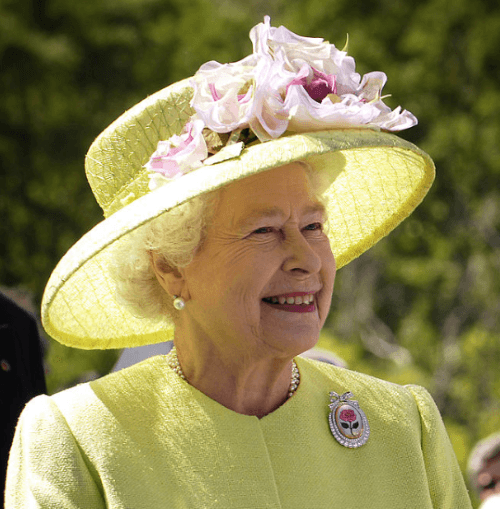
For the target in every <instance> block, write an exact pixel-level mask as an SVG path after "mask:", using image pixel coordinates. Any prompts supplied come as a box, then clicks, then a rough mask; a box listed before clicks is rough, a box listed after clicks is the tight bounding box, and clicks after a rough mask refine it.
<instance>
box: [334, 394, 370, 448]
mask: <svg viewBox="0 0 500 509" xmlns="http://www.w3.org/2000/svg"><path fill="white" fill-rule="evenodd" d="M352 397H353V394H352V393H351V392H345V393H344V394H342V396H339V395H338V394H337V393H336V392H330V401H331V403H330V404H329V405H328V406H329V408H330V410H331V411H330V415H329V416H328V422H329V423H330V429H331V430H332V435H333V436H334V437H335V440H337V442H338V443H339V444H341V445H343V446H344V447H350V448H354V447H361V446H362V445H364V444H365V443H366V441H367V440H368V437H369V436H370V425H369V424H368V419H367V418H366V415H365V413H364V412H363V410H361V408H359V403H358V402H357V401H355V400H352V401H349V400H350V398H352Z"/></svg>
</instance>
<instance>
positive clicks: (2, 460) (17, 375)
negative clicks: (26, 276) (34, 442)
mask: <svg viewBox="0 0 500 509" xmlns="http://www.w3.org/2000/svg"><path fill="white" fill-rule="evenodd" d="M46 392H47V387H46V385H45V375H44V369H43V362H42V347H41V343H40V336H39V334H38V328H37V323H36V319H35V317H34V316H33V315H32V314H31V313H29V312H28V311H26V310H25V309H23V308H22V307H21V306H19V305H18V304H16V303H15V302H14V301H13V300H11V299H10V298H8V297H7V296H6V295H4V294H3V293H1V292H0V490H1V491H0V493H1V499H0V500H1V502H0V507H3V503H4V501H3V498H4V497H3V493H4V488H5V475H6V470H7V460H8V457H9V449H10V446H11V443H12V439H13V437H14V430H15V427H16V423H17V419H18V417H19V414H20V413H21V410H22V409H23V408H24V405H25V404H26V403H27V402H28V401H29V400H30V399H31V398H33V397H34V396H37V395H38V394H42V393H46Z"/></svg>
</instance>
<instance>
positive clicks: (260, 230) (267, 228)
mask: <svg viewBox="0 0 500 509" xmlns="http://www.w3.org/2000/svg"><path fill="white" fill-rule="evenodd" d="M273 231H274V228H273V227H272V226H263V227H262V228H257V229H256V230H254V231H253V232H252V233H258V234H262V233H272V232H273Z"/></svg>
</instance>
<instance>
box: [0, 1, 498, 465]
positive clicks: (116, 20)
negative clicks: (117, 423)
mask: <svg viewBox="0 0 500 509" xmlns="http://www.w3.org/2000/svg"><path fill="white" fill-rule="evenodd" d="M249 7H250V5H249V4H248V2H246V3H243V2H242V1H241V0H237V1H235V0H232V1H231V2H229V1H225V0H192V1H191V2H184V1H181V0H86V1H85V2H76V3H75V2H72V1H70V0H38V1H37V0H2V2H1V3H0V58H1V74H0V91H1V96H2V101H0V117H1V119H2V121H1V124H0V165H1V171H0V189H1V201H0V214H1V218H2V220H1V222H0V235H1V239H2V241H1V243H0V253H1V257H0V259H1V262H0V284H1V285H4V286H23V287H25V288H27V289H29V290H31V291H33V292H34V293H35V295H36V298H37V300H38V301H39V300H40V299H41V294H42V291H43V287H44V285H45V283H46V281H47V279H48V276H49V274H50V272H51V270H52V269H53V267H54V266H55V264H56V263H57V261H58V260H59V259H60V258H61V256H62V255H63V254H64V253H65V251H66V250H67V249H68V248H69V247H70V246H71V245H72V244H73V243H74V242H75V241H76V240H77V239H78V238H79V237H80V236H81V235H82V234H83V233H85V232H86V231H87V230H88V229H90V228H91V227H92V226H93V225H94V224H96V223H97V222H98V221H99V220H100V219H101V212H100V210H99V208H98V206H97V204H96V203H95V201H94V200H93V197H92V194H91V192H90V190H89V188H88V185H87V183H86V180H85V175H84V170H83V160H84V155H85V152H86V150H87V148H88V147H89V145H90V143H91V142H92V140H93V138H94V137H95V136H96V135H98V134H99V133H100V132H101V131H102V130H103V129H104V128H105V127H106V126H107V125H108V124H109V123H110V122H112V121H113V120H114V119H115V118H116V117H117V116H118V115H119V114H121V113H122V112H123V111H124V110H125V109H127V108H129V107H131V106H132V105H134V104H135V103H137V102H138V101H139V100H141V99H142V98H144V97H145V96H146V95H147V94H150V93H153V92H155V91H156V90H159V89H160V88H162V87H164V86H166V85H168V84H170V83H172V82H174V81H177V80H179V79H182V78H184V77H187V76H190V75H192V74H193V73H194V72H195V71H196V70H197V68H198V67H199V66H200V65H201V64H202V63H204V62H206V61H208V60H212V59H214V60H218V61H220V62H230V61H234V60H238V59H240V58H242V57H244V56H245V55H247V54H248V53H250V51H251V44H250V41H249V39H248V31H249V29H250V28H251V27H252V26H253V25H255V24H256V23H258V22H260V21H262V18H263V16H264V14H270V15H271V19H272V23H273V25H274V26H278V25H280V24H283V25H285V26H287V27H288V28H289V29H291V30H292V31H294V32H296V33H299V34H300V35H307V36H315V37H324V38H325V39H327V40H329V41H330V42H332V43H334V44H336V45H337V46H338V47H343V46H344V43H345V40H346V36H347V34H349V41H350V42H349V53H350V54H351V55H352V56H354V57H355V58H356V61H357V65H358V71H359V72H360V73H362V74H363V73H366V72H369V71H372V70H382V71H384V72H386V73H387V75H388V77H389V80H388V85H387V86H386V89H384V92H385V93H390V94H392V97H391V98H389V99H387V100H386V102H387V103H388V104H389V105H391V106H392V107H395V106H397V105H399V104H401V105H402V106H403V107H404V108H406V109H409V110H410V111H412V112H413V113H415V115H416V116H417V117H418V118H419V121H420V123H419V125H418V126H416V127H414V128H413V129H411V130H409V131H405V132H403V133H402V134H401V135H402V136H403V137H405V138H406V139H409V140H410V141H413V142H415V143H416V144H418V145H419V146H420V147H421V148H423V149H424V150H426V151H427V152H429V153H430V154H431V156H432V157H433V158H434V160H435V163H436V167H437V179H436V183H435V185H434V187H433V189H432V190H431V192H430V194H429V195H428V197H427V198H426V199H425V201H424V203H423V204H422V205H421V206H420V207H419V209H417V211H416V212H415V213H414V214H413V216H412V217H411V218H410V219H408V220H407V221H406V222H405V223H404V224H403V225H402V226H401V227H399V228H398V229H397V230H396V231H395V232H393V233H392V234H391V235H390V236H389V237H388V238H387V239H386V240H385V241H383V242H381V243H380V244H379V245H377V246H376V247H375V248H374V249H372V250H371V251H370V252H369V253H367V254H365V255H363V256H362V257H361V258H360V259H359V260H357V261H355V262H353V263H352V264H350V265H349V266H348V267H346V268H344V269H343V270H342V271H340V273H339V275H338V280H337V287H336V293H335V297H334V302H333V306H332V312H331V315H330V318H329V321H328V323H327V326H326V328H325V331H324V334H323V336H322V339H321V344H322V346H326V347H329V348H334V349H335V350H337V351H338V353H340V354H341V355H343V356H344V358H345V359H346V360H347V361H348V362H349V365H350V367H351V368H353V369H359V370H363V371H366V372H369V373H373V374H375V375H377V376H380V377H382V378H387V379H389V380H393V381H396V382H398V383H420V384H423V385H425V386H426V387H428V388H429V389H430V390H431V392H432V394H433V396H434V397H435V399H436V401H437V403H438V405H439V407H440V409H441V411H442V413H443V416H444V419H445V421H446V424H447V426H448V429H449V431H450V434H451V436H452V439H453V442H454V446H455V449H456V451H457V454H458V457H459V460H460V461H461V464H462V466H464V464H465V461H466V457H467V454H468V452H469V450H470V447H471V445H472V444H473V443H474V442H475V441H476V440H477V439H479V438H480V437H482V436H485V435H486V434H488V433H490V432H493V431H498V430H500V403H499V395H500V374H499V369H498V367H499V365H500V323H499V322H500V319H499V316H500V292H499V290H500V256H499V255H498V250H499V247H500V235H499V224H500V143H499V142H500V89H499V83H500V66H499V59H498V56H497V55H498V47H500V8H499V7H498V6H497V4H496V2H493V1H492V0H469V1H466V0H455V1H454V2H449V1H448V0H423V1H422V0H421V1H417V0H404V1H403V0H377V1H374V2H369V3H368V2H352V1H348V0H337V1H336V2H324V1H323V0H308V1H307V2H304V1H303V0H288V1H287V2H285V1H284V0H272V1H270V2H263V1H260V0H259V1H256V2H252V5H251V9H249ZM55 345H56V344H55V343H53V345H52V348H51V352H50V362H51V373H50V374H49V385H50V386H51V387H52V389H53V390H55V389H56V388H58V387H60V386H62V385H65V384H68V383H73V382H74V380H75V379H76V378H77V377H78V374H79V373H80V372H81V371H83V370H89V371H92V370H95V371H97V372H98V373H103V372H105V371H106V370H107V369H109V367H110V366H111V365H112V363H113V361H114V359H115V358H116V354H110V353H106V354H101V353H100V352H97V353H89V352H85V353H83V352H79V351H70V350H69V349H65V348H63V347H61V346H55ZM70 357H71V362H68V359H69V358H70ZM77 359H78V361H77ZM79 362H81V363H84V364H85V366H82V365H80V364H79ZM69 366H73V368H70V367H69ZM72 369H73V371H72Z"/></svg>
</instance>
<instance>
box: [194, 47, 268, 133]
mask: <svg viewBox="0 0 500 509" xmlns="http://www.w3.org/2000/svg"><path fill="white" fill-rule="evenodd" d="M258 65H259V58H257V57H256V56H255V55H250V56H248V57H246V58H244V59H243V60H240V61H239V62H234V63H232V64H219V63H218V62H215V61H211V62H207V63H206V64H203V65H202V66H201V67H200V69H199V70H198V72H197V73H196V74H195V75H194V77H193V78H192V79H191V84H192V86H193V89H194V95H193V99H192V101H191V106H192V107H193V108H194V109H195V110H196V113H197V114H198V116H199V117H200V118H201V119H203V121H204V122H205V124H206V126H207V127H208V128H209V129H211V130H212V131H215V132H218V133H227V132H230V131H234V130H235V129H239V128H244V127H248V122H249V120H250V118H251V117H252V114H253V96H254V93H255V74H256V73H257V72H258V70H257V69H256V68H257V67H258ZM261 65H262V64H261Z"/></svg>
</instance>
